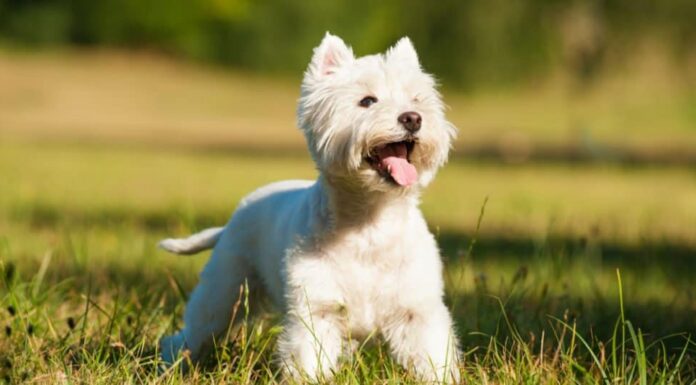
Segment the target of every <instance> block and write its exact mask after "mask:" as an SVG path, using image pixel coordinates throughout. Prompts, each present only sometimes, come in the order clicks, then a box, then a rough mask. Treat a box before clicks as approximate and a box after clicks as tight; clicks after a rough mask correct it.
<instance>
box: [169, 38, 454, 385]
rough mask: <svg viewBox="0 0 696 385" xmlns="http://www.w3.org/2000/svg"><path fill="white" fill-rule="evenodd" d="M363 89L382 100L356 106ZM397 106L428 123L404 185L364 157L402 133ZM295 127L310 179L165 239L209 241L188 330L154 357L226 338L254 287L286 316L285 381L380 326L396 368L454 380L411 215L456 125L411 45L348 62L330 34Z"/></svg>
mask: <svg viewBox="0 0 696 385" xmlns="http://www.w3.org/2000/svg"><path fill="white" fill-rule="evenodd" d="M368 95H371V96H375V97H376V98H377V99H378V102H377V103H375V104H374V105H372V106H370V107H369V108H364V107H360V106H359V105H358V102H359V101H360V100H361V99H362V98H364V97H365V96H368ZM405 111H416V112H418V113H419V114H420V115H421V116H422V120H423V124H422V128H421V130H420V131H419V132H418V133H417V135H416V139H417V144H416V146H415V148H414V150H413V152H412V154H411V157H410V161H411V163H412V164H413V165H414V166H415V167H416V169H417V170H418V175H419V177H418V181H417V182H416V183H415V184H413V185H411V186H410V187H401V186H398V185H396V184H395V183H393V182H390V181H388V180H386V179H385V178H384V177H383V176H380V175H379V174H378V173H377V172H376V171H375V170H374V169H373V168H372V167H370V166H369V164H368V163H367V162H366V161H365V160H364V159H365V157H366V156H367V155H368V154H369V152H370V150H371V149H374V148H375V147H377V146H379V145H383V144H386V143H390V142H397V141H400V140H403V139H404V138H405V137H406V135H407V132H406V130H405V129H404V127H403V126H402V125H400V124H399V123H398V122H397V117H398V116H399V114H401V113H402V112H405ZM298 121H299V126H300V127H301V129H302V130H303V131H304V134H305V136H306V139H307V143H308V146H309V150H310V152H311V154H312V158H313V159H314V161H315V163H316V166H317V168H318V170H319V173H320V176H319V178H318V180H316V181H283V182H277V183H273V184H270V185H268V186H264V187H262V188H260V189H258V190H256V191H254V192H253V193H251V194H250V195H248V196H247V197H246V198H244V199H243V200H242V202H241V203H240V204H239V207H238V208H237V210H236V211H235V212H234V214H233V215H232V218H231V219H230V221H229V223H228V224H227V225H226V226H225V227H224V228H216V229H209V230H205V231H204V232H201V233H199V234H196V235H193V236H191V237H190V238H186V239H167V240H164V241H162V243H161V246H162V247H163V248H165V249H167V250H169V251H172V252H176V253H181V254H186V253H193V252H197V251H200V250H202V249H205V248H209V247H212V246H213V245H214V247H215V248H214V251H213V254H212V256H211V258H210V261H209V262H208V264H207V265H206V267H205V269H204V270H203V272H202V273H201V275H200V283H199V284H198V286H197V287H196V289H195V290H194V291H193V294H192V295H191V298H190V300H189V303H188V305H187V308H186V314H185V317H184V322H185V328H184V329H183V330H181V331H180V332H179V333H178V334H176V335H173V336H170V337H167V338H165V339H163V340H162V342H161V351H162V356H163V359H164V360H165V361H167V362H172V361H174V359H175V357H176V355H177V354H178V353H179V352H180V351H181V350H183V349H188V350H189V351H190V353H191V356H192V357H193V358H194V359H196V358H197V357H199V356H200V353H201V350H202V349H203V347H204V346H206V345H208V344H209V343H210V342H211V340H212V339H213V338H214V337H215V336H217V335H219V334H220V333H221V332H222V331H224V330H226V327H227V326H228V323H229V321H230V315H231V313H232V311H231V309H232V306H233V304H234V303H235V302H236V301H237V299H238V295H239V292H240V291H239V287H240V285H242V284H243V283H244V280H245V279H249V280H255V281H258V282H259V283H260V284H261V285H262V286H263V287H264V289H265V290H264V292H265V293H268V295H269V296H270V297H271V299H272V300H273V301H274V302H275V303H276V304H277V306H278V307H279V308H280V309H281V310H282V311H284V312H285V324H284V330H283V333H282V335H281V337H280V340H279V343H278V348H277V349H278V356H279V358H280V362H281V364H282V366H283V369H284V372H285V373H286V375H290V376H294V377H297V376H301V375H306V376H309V377H310V378H314V379H322V378H328V377H330V376H331V374H332V370H333V369H334V368H336V365H337V360H338V359H339V356H340V355H341V353H342V352H343V351H346V349H345V347H346V346H349V345H350V343H351V340H352V339H359V338H363V337H365V336H367V335H368V334H371V333H373V332H379V333H380V334H381V335H382V336H383V337H384V339H385V340H386V341H387V343H388V344H389V347H390V349H391V351H392V353H393V356H394V357H395V359H396V360H397V361H398V362H399V363H401V364H402V365H404V366H406V367H408V368H410V369H412V370H414V371H415V372H416V373H417V374H418V375H420V376H422V377H423V378H424V379H430V380H434V381H446V382H451V381H453V380H454V381H456V380H457V379H458V369H457V362H458V360H459V352H458V349H457V344H456V336H455V335H454V333H453V327H452V326H453V325H452V321H451V318H450V315H449V312H448V310H447V308H446V307H445V305H444V303H443V301H442V297H443V281H442V264H441V261H440V255H439V251H438V248H437V244H436V242H435V239H434V238H433V236H432V234H430V232H429V231H428V228H427V225H426V222H425V220H424V219H423V216H422V214H421V212H420V210H419V208H418V204H419V195H420V191H421V189H422V188H423V187H425V186H426V185H427V184H428V183H429V182H430V181H431V180H432V178H433V176H434V175H435V172H436V171H437V169H438V168H439V167H440V166H442V165H443V164H444V163H445V161H446V159H447V155H448V152H449V148H450V143H451V140H452V138H453V136H454V134H455V130H454V127H453V126H452V125H451V124H450V123H449V122H448V121H447V120H446V119H445V116H444V113H443V104H442V102H441V99H440V96H439V94H438V92H437V91H436V90H435V83H434V81H433V79H432V77H431V76H429V75H428V74H426V73H424V72H423V71H422V70H421V68H420V65H419V62H418V58H417V55H416V52H415V50H414V48H413V45H412V44H411V42H410V41H409V39H408V38H403V39H401V40H400V41H399V42H398V43H397V44H396V45H395V46H394V47H392V48H391V49H389V50H388V51H387V52H386V53H385V54H380V55H371V56H365V57H361V58H354V56H353V53H352V51H351V49H350V48H348V47H347V46H346V45H345V43H344V42H343V41H342V40H341V39H340V38H338V37H336V36H332V35H330V34H328V33H327V34H326V36H325V37H324V39H323V41H322V42H321V44H320V45H319V46H318V47H317V48H316V49H315V50H314V56H313V58H312V61H311V63H310V64H309V68H308V69H307V71H306V73H305V76H304V80H303V82H302V96H301V98H300V101H299V108H298ZM251 295H252V296H253V295H254V293H252V294H251Z"/></svg>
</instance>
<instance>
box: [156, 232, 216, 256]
mask: <svg viewBox="0 0 696 385" xmlns="http://www.w3.org/2000/svg"><path fill="white" fill-rule="evenodd" d="M223 230H224V227H212V228H209V229H205V230H203V231H201V232H199V233H196V234H193V235H191V236H189V237H186V238H167V239H163V240H162V241H161V242H160V243H159V247H160V248H162V249H164V250H167V251H169V252H170V253H175V254H185V255H189V254H195V253H197V252H199V251H203V250H207V249H211V248H213V247H215V244H216V243H217V241H218V240H219V239H220V237H221V236H222V231H223Z"/></svg>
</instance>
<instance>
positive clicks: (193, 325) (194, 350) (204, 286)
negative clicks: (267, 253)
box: [160, 229, 250, 364]
mask: <svg viewBox="0 0 696 385" xmlns="http://www.w3.org/2000/svg"><path fill="white" fill-rule="evenodd" d="M249 272H250V269H249V265H248V264H247V263H246V261H245V260H244V258H243V257H242V253H241V247H239V240H238V239H237V237H236V235H235V234H233V231H232V230H230V229H226V230H225V232H224V233H223V234H222V236H221V237H220V240H219V242H218V243H217V245H216V246H215V249H214V250H213V255H212V256H211V258H210V261H208V263H207V264H206V266H205V268H204V269H203V271H202V272H201V275H200V282H199V283H198V285H197V286H196V288H195V289H194V290H193V293H192V294H191V296H190V298H189V301H188V304H187V305H186V311H185V314H184V324H185V327H184V329H183V330H181V331H180V332H179V333H177V334H175V335H172V336H169V337H166V338H164V339H162V341H161V343H160V348H161V353H162V359H163V360H164V361H165V362H166V363H169V364H171V363H173V362H174V361H175V360H176V356H177V355H178V353H179V352H181V351H183V350H188V351H189V352H190V356H191V358H192V359H193V360H194V361H195V360H196V359H198V358H200V354H201V351H202V350H203V348H204V347H206V346H208V345H209V344H210V343H211V342H212V341H213V339H214V338H215V337H217V336H220V335H221V334H222V333H223V332H224V331H225V330H226V329H227V326H228V325H229V323H230V318H231V316H232V309H233V307H234V304H235V303H236V301H237V300H238V299H239V294H240V287H241V286H242V285H244V281H245V279H246V278H247V277H248V276H249Z"/></svg>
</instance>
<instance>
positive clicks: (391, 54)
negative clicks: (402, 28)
mask: <svg viewBox="0 0 696 385" xmlns="http://www.w3.org/2000/svg"><path fill="white" fill-rule="evenodd" d="M387 61H390V62H399V63H403V64H406V65H408V66H412V67H416V68H420V63H419V62H418V54H417V53H416V49H415V48H413V43H411V39H409V38H408V37H405V36H404V37H402V38H401V39H400V40H399V41H398V42H396V44H394V46H393V47H391V48H389V50H388V51H387Z"/></svg>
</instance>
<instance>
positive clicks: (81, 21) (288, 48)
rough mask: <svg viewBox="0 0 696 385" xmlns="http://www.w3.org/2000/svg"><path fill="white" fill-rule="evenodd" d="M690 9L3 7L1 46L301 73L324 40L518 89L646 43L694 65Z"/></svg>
mask: <svg viewBox="0 0 696 385" xmlns="http://www.w3.org/2000/svg"><path fill="white" fill-rule="evenodd" d="M694 20H696V1H693V0H662V1H659V2H658V1H653V0H589V1H580V0H514V1H506V0H487V1H484V0H464V1H462V0H439V1H433V2H425V1H421V0H403V1H399V0H383V1H379V2H374V1H368V0H352V1H350V0H335V1H331V2H328V1H322V0H305V1H288V0H254V1H252V0H100V1H93V0H0V36H2V37H3V39H4V40H5V41H10V42H15V43H18V44H26V45H31V46H43V45H56V44H80V45H109V46H116V47H126V48H131V47H134V48H148V49H156V50H161V51H163V52H167V53H170V54H174V55H181V56H184V57H190V58H194V59H197V60H204V61H210V62H215V63H221V64H224V65H230V66H236V67H244V68H248V69H253V70H259V71H287V72H291V73H295V74H297V73H298V70H302V69H303V68H304V67H305V65H306V61H307V57H308V55H309V53H310V51H311V48H312V47H313V46H314V45H316V44H317V42H318V41H319V39H320V38H321V36H322V35H323V33H324V32H325V31H327V30H329V31H332V32H334V33H336V34H339V35H341V36H343V37H344V38H345V39H346V40H347V41H348V42H349V43H350V44H352V45H353V47H354V48H355V51H356V52H357V53H359V54H363V53H367V52H374V51H379V50H382V49H384V48H386V47H387V46H388V45H389V44H391V43H393V42H394V41H395V40H396V39H397V38H399V37H401V36H403V35H408V36H410V37H411V38H412V39H413V40H414V41H415V44H416V46H417V48H418V51H419V53H420V55H421V60H422V62H423V64H424V65H425V67H426V68H427V69H428V70H430V71H432V72H435V73H437V74H438V75H439V76H441V77H442V78H444V79H446V80H447V82H448V84H452V85H458V86H461V87H471V86H475V85H480V84H497V83H510V82H519V81H525V80H526V79H533V78H535V77H537V76H538V75H540V74H544V73H547V72H549V71H552V70H554V69H557V68H566V69H568V70H569V71H570V72H572V73H573V74H575V76H576V77H577V78H578V79H579V80H580V81H581V82H585V81H588V80H589V79H591V78H592V76H593V75H594V74H595V73H597V71H598V70H600V69H601V66H602V63H603V57H604V54H605V53H606V52H609V51H611V52H622V50H626V49H629V48H630V47H631V44H634V43H636V42H639V41H641V39H645V38H647V37H650V38H651V39H657V40H659V41H660V42H661V43H662V44H664V45H666V46H668V47H671V49H672V50H673V52H675V53H676V54H677V55H675V56H676V57H689V56H690V55H692V54H693V52H694V50H696V47H695V43H694V42H695V41H696V39H695V38H696V23H694Z"/></svg>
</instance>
